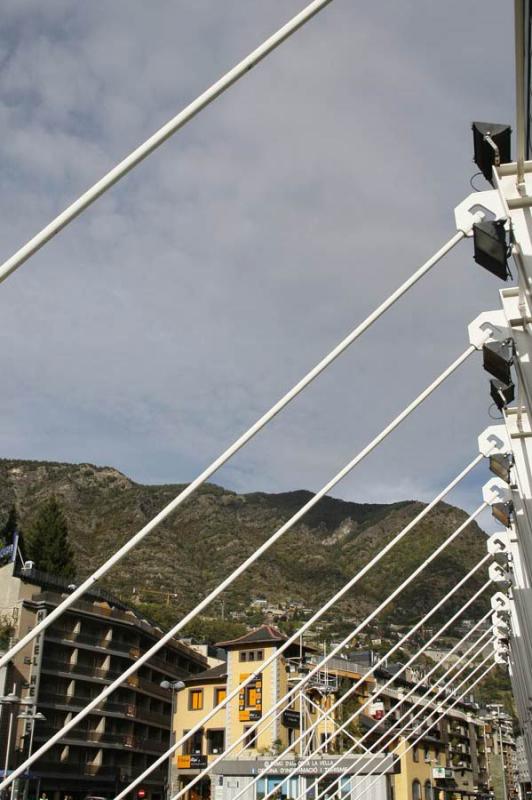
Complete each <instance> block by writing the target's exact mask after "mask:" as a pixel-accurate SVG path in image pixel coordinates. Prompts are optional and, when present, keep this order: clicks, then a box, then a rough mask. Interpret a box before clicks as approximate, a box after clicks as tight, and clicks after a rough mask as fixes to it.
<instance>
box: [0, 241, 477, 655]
mask: <svg viewBox="0 0 532 800" xmlns="http://www.w3.org/2000/svg"><path fill="white" fill-rule="evenodd" d="M466 235H467V231H465V230H464V231H458V233H456V234H455V235H454V236H453V237H451V239H449V241H448V242H447V243H446V244H445V245H443V247H442V248H440V250H438V252H437V253H435V254H434V255H433V256H432V257H431V258H429V260H428V261H426V262H425V263H424V264H423V265H422V266H421V267H420V268H419V269H418V270H417V271H416V272H414V273H413V274H412V275H411V276H410V278H408V279H407V280H406V281H405V282H404V283H403V284H402V285H401V286H400V287H399V288H398V289H396V290H395V291H394V292H393V293H392V294H391V295H390V296H389V297H388V298H387V299H386V300H385V301H384V302H383V303H381V304H380V305H379V306H378V307H377V308H376V309H375V310H374V311H373V312H372V313H371V314H370V315H369V316H368V317H366V319H365V320H364V321H363V322H361V323H360V324H359V325H358V326H357V327H356V328H354V329H353V330H352V331H351V333H349V334H348V335H347V336H346V337H345V338H344V339H343V340H342V341H341V342H339V344H337V345H336V347H334V348H333V349H332V350H331V351H330V352H329V353H328V354H327V355H326V356H325V357H324V358H323V359H322V360H321V361H320V362H319V363H318V364H316V366H315V367H313V368H312V369H311V370H310V371H309V372H307V374H306V375H305V376H304V377H303V378H301V380H300V381H299V382H298V383H296V384H295V386H293V387H292V389H290V390H289V391H288V392H287V393H286V394H285V395H284V396H283V397H282V398H281V399H280V400H278V401H277V402H276V403H275V404H274V405H273V406H271V408H270V409H269V410H268V411H267V412H266V413H265V414H263V415H262V417H260V418H259V419H258V420H257V421H256V422H255V423H254V424H253V425H252V426H251V427H250V428H248V429H247V431H245V433H243V434H242V435H241V436H240V437H239V438H238V439H236V441H235V442H233V444H231V445H230V446H229V447H228V448H227V449H226V450H224V452H223V453H221V455H219V456H218V457H217V458H216V459H215V460H214V461H213V462H211V464H210V465H209V466H208V467H206V469H204V470H203V472H201V473H200V474H199V475H198V476H197V477H196V478H195V479H194V480H193V481H192V482H191V483H189V484H188V486H186V487H185V489H183V490H182V491H181V492H180V493H179V494H178V495H177V496H176V497H175V498H174V499H173V500H171V501H170V502H169V503H168V504H167V505H166V506H165V507H164V508H163V509H162V510H161V511H160V512H159V513H158V514H156V516H155V517H153V519H151V520H150V522H148V523H147V524H146V525H144V527H143V528H141V529H140V531H138V532H137V533H136V534H134V535H133V536H132V537H131V538H130V539H128V541H127V542H125V544H123V545H122V547H120V548H119V549H118V550H117V551H116V552H115V553H114V554H113V555H112V556H110V558H108V559H107V561H105V562H104V563H103V564H102V565H101V566H100V567H98V569H96V570H95V571H94V572H93V573H92V575H90V576H89V577H88V578H86V579H85V580H84V581H83V582H82V583H80V585H79V586H77V587H76V589H74V590H73V591H72V593H71V594H69V596H68V597H66V598H65V599H64V600H63V601H62V602H61V603H60V604H59V605H58V606H57V607H56V608H55V609H54V610H53V611H51V612H50V613H49V614H47V616H46V617H45V618H44V619H43V620H42V621H41V622H39V623H38V624H37V625H36V626H35V627H34V628H32V630H31V631H29V632H28V633H27V634H26V635H25V636H23V637H22V638H21V639H20V640H19V641H18V642H17V643H15V644H14V645H13V646H12V647H11V648H9V650H8V651H7V652H6V653H4V654H3V655H2V656H1V657H0V668H2V667H3V666H5V665H6V664H7V663H8V662H9V661H10V660H11V659H12V658H13V656H14V655H16V654H17V653H18V652H20V651H21V650H22V649H23V648H24V647H26V645H27V644H29V643H30V642H31V641H32V640H33V639H34V638H35V637H36V636H38V635H39V634H40V633H42V632H43V631H44V630H45V629H46V628H47V627H48V626H49V625H50V624H51V623H52V622H54V620H56V619H58V617H60V616H61V614H63V612H64V611H66V610H67V608H69V607H70V606H71V605H73V604H74V603H75V602H76V600H78V599H79V598H80V597H82V595H84V594H85V592H87V591H88V590H89V589H91V588H92V587H93V586H94V584H95V583H96V582H97V581H98V580H100V579H101V578H103V577H104V576H105V575H106V574H107V573H108V572H109V571H110V570H111V569H112V568H113V567H114V566H116V565H117V564H118V563H119V562H120V561H121V560H122V559H123V558H124V557H125V556H126V555H127V554H128V553H129V552H130V551H131V550H133V548H135V547H136V546H137V545H138V544H140V542H142V541H143V540H144V539H145V538H146V536H147V535H148V534H149V533H151V531H153V530H155V528H157V527H158V525H160V524H161V523H162V522H163V521H164V520H165V519H166V518H167V517H168V516H170V514H172V513H173V512H174V511H175V510H176V509H177V508H179V506H181V505H182V504H183V503H184V502H185V501H186V500H188V498H189V497H191V496H192V495H193V494H194V492H195V491H196V490H197V489H199V487H200V486H202V485H203V484H204V483H205V482H206V481H207V480H208V479H209V478H210V477H212V475H213V474H214V473H215V472H217V470H218V469H220V467H222V466H223V465H224V464H225V463H226V462H227V461H229V459H230V458H232V456H234V455H235V453H237V452H238V451H239V450H241V449H242V447H244V446H245V445H246V444H247V443H248V442H249V441H250V440H251V439H252V438H253V437H254V436H255V435H256V434H257V433H258V432H259V431H260V430H262V429H263V428H264V427H265V426H266V425H267V424H268V423H269V422H271V420H272V419H273V418H274V417H275V416H276V415H277V414H278V413H279V412H280V411H282V410H283V409H284V408H285V407H286V406H287V405H288V404H289V403H290V402H291V401H292V400H293V399H294V398H295V397H297V395H298V394H300V393H301V392H302V391H303V390H304V389H306V387H307V386H308V385H309V384H310V383H312V381H313V380H314V379H315V378H317V377H318V376H319V375H320V374H321V373H322V372H323V371H324V370H325V369H327V367H329V366H330V365H331V364H332V363H333V362H334V361H335V360H336V359H337V358H338V356H340V355H341V354H342V353H343V352H344V351H345V350H347V348H348V347H349V346H350V345H351V344H353V342H355V341H356V340H357V339H358V338H359V336H361V335H362V334H363V333H364V332H365V331H366V330H367V329H368V328H369V327H371V325H372V324H373V323H374V322H375V321H376V320H378V319H379V317H381V316H382V315H383V314H384V313H385V312H386V311H387V310H388V309H389V308H390V307H391V306H392V305H393V304H394V303H395V302H396V301H397V300H398V299H399V298H400V297H402V295H404V294H405V293H406V292H407V291H408V290H409V289H410V288H411V287H412V286H413V285H414V284H415V283H417V281H418V280H419V279H420V278H421V277H422V276H423V275H425V274H426V273H427V272H428V271H429V270H430V269H431V268H432V267H433V266H434V265H435V264H437V262H438V261H439V260H440V259H441V258H443V256H445V255H446V254H447V253H448V252H449V251H450V250H451V249H452V248H453V247H454V246H455V245H456V244H457V243H458V242H459V241H460V240H461V239H462V238H464V236H466ZM474 349H475V348H474V347H469V348H468V349H467V350H466V351H465V353H464V354H463V355H462V356H461V357H460V358H459V359H457V360H456V361H455V362H454V364H452V365H451V366H450V367H449V368H448V370H446V371H445V372H444V373H442V375H441V376H440V378H439V379H437V381H435V382H434V384H432V388H431V387H428V389H427V390H426V395H425V396H426V397H428V395H429V394H430V393H431V392H432V391H433V390H434V389H435V388H437V386H439V384H440V383H441V382H443V381H444V380H445V379H446V378H447V377H448V376H449V375H450V374H451V373H452V372H454V370H455V369H457V368H458V367H459V366H460V364H461V363H462V362H463V361H465V359H466V358H467V357H468V356H469V355H471V353H472V352H473V351H474ZM425 396H420V397H421V399H420V402H423V400H424V399H425ZM418 405H419V403H418ZM414 407H415V406H413V407H409V409H410V410H408V411H407V412H406V413H404V416H403V419H404V418H405V417H406V416H408V414H409V413H410V412H411V411H412V410H413V408H414ZM401 421H402V419H399V420H398V423H397V424H399V422H401ZM383 433H384V432H383ZM385 435H387V433H386V434H384V435H382V439H383V438H385ZM382 439H381V440H382ZM381 440H379V441H381ZM379 441H376V442H375V446H376V445H377V444H378V443H379ZM368 452H369V451H368ZM363 457H364V456H363V455H361V458H363ZM359 460H360V459H359ZM356 463H358V461H357V462H356ZM356 463H355V461H353V462H351V464H350V465H347V467H345V468H344V470H342V471H341V472H340V473H338V475H337V476H336V478H334V479H333V480H332V481H330V483H328V484H327V485H326V487H324V490H322V493H318V495H316V496H315V497H316V498H317V499H314V502H312V505H314V504H315V503H316V502H318V500H319V499H321V497H322V496H323V495H324V494H326V493H327V492H328V491H330V489H331V488H333V487H334V486H335V485H336V484H337V483H338V482H339V481H340V480H342V478H343V477H345V475H347V474H348V473H349V472H350V470H351V469H353V467H354V466H356ZM307 506H308V507H307ZM307 506H304V507H303V509H302V510H301V512H300V516H303V515H304V514H305V513H306V511H308V508H310V507H311V505H310V503H309V504H307ZM299 518H300V517H298V519H299ZM294 521H297V520H294ZM292 524H293V523H292ZM286 530H287V529H286ZM284 532H285V529H284V528H281V529H280V530H279V531H278V532H277V533H276V534H274V536H273V537H272V538H271V539H269V540H268V541H267V542H265V543H264V544H263V545H262V546H261V547H260V548H258V550H257V551H256V553H255V554H254V556H253V557H251V558H249V559H247V560H246V561H245V562H244V563H243V564H242V565H241V566H240V567H239V568H238V569H237V570H235V572H233V573H232V574H231V575H230V576H229V577H228V578H227V579H226V580H225V581H223V582H222V583H221V584H220V585H219V586H218V587H217V589H216V591H215V592H211V593H210V594H209V595H208V596H207V597H206V598H205V599H204V600H203V601H202V602H201V603H200V604H199V605H198V606H197V607H196V609H197V610H196V611H195V613H194V615H193V616H195V614H196V613H199V612H200V611H201V610H203V609H204V608H205V607H206V606H207V605H209V603H210V602H211V601H212V600H214V599H215V598H216V597H217V596H218V595H219V594H220V593H221V592H222V591H224V589H226V588H227V587H228V586H229V585H230V584H231V583H232V582H233V581H234V580H235V579H236V578H237V577H238V576H239V575H240V574H241V573H242V572H244V570H245V569H247V567H248V566H250V565H251V564H252V563H253V562H254V561H255V560H256V559H257V558H258V557H259V556H260V555H262V553H263V552H265V550H266V549H267V548H268V547H269V546H270V545H271V544H273V543H274V542H275V541H276V540H277V538H279V537H280V536H282V535H283V533H284ZM193 616H190V615H189V617H188V621H190V620H191V619H193ZM185 624H186V623H185Z"/></svg>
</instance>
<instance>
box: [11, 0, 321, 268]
mask: <svg viewBox="0 0 532 800" xmlns="http://www.w3.org/2000/svg"><path fill="white" fill-rule="evenodd" d="M331 2H332V0H313V2H312V3H309V5H307V6H306V7H305V8H304V9H302V10H301V11H300V12H299V13H298V14H296V15H295V16H294V17H292V19H291V20H289V21H288V22H287V23H286V24H285V25H283V26H282V28H279V30H277V31H276V32H275V33H274V34H272V35H271V36H270V37H268V39H266V40H265V41H264V42H263V43H262V44H261V45H259V46H258V47H257V48H255V50H253V51H252V52H251V53H249V55H247V56H246V57H245V58H243V59H242V61H239V63H238V64H236V65H235V66H234V67H233V68H232V69H230V70H229V71H228V72H226V73H225V74H224V75H223V76H222V77H221V78H219V80H217V81H216V82H215V83H213V84H212V85H211V86H209V88H208V89H206V90H205V91H204V92H203V93H202V94H200V95H199V96H198V97H197V98H196V99H195V100H193V101H192V102H191V103H189V105H187V106H185V108H184V109H182V111H180V112H179V113H178V114H177V115H176V116H175V117H173V118H172V119H171V120H170V121H169V122H167V123H166V124H165V125H163V126H162V127H161V128H159V130H158V131H156V132H155V133H154V134H153V135H152V136H150V138H149V139H146V141H145V142H143V143H142V144H141V145H139V147H137V148H136V149H135V150H133V151H132V152H131V153H130V154H129V155H128V156H126V158H124V159H123V160H122V161H120V162H119V163H118V164H117V165H116V166H115V167H113V169H111V170H110V171H109V172H108V173H107V174H106V175H104V176H103V178H101V179H100V180H99V181H97V182H96V183H95V184H93V186H91V187H90V189H87V191H86V192H84V193H83V194H82V195H81V196H80V197H78V199H77V200H75V201H74V202H73V203H72V204H71V205H70V206H68V208H66V209H65V210H64V211H63V212H62V213H61V214H59V215H58V216H57V217H55V219H53V220H52V221H51V222H50V223H49V224H48V225H47V226H46V227H45V228H43V229H42V230H41V231H39V233H37V234H36V235H35V236H34V237H33V238H32V239H30V240H29V241H28V242H27V243H26V244H25V245H24V246H23V247H21V248H20V249H19V250H17V252H16V253H14V254H13V255H12V256H11V258H9V259H8V260H7V261H5V262H4V263H3V264H2V265H1V266H0V282H2V281H3V280H5V279H6V278H7V277H8V275H10V274H11V273H12V272H14V271H15V270H16V269H17V268H18V267H20V266H21V265H22V264H23V263H24V262H25V261H27V260H28V258H30V256H32V255H33V254H34V253H36V252H37V251H38V250H40V249H41V247H43V245H45V244H46V242H48V241H50V239H52V238H53V237H54V236H56V235H57V234H58V233H59V232H60V231H61V230H62V229H63V228H65V227H66V226H67V225H68V224H69V223H70V222H72V221H73V220H74V219H76V217H78V216H79V215H80V214H81V213H82V212H83V211H85V209H86V208H88V207H89V206H90V205H92V203H94V201H95V200H97V199H98V198H99V197H101V195H103V194H104V193H105V192H106V191H108V189H110V188H111V187H112V186H114V185H115V183H117V182H118V181H119V180H120V179H121V178H123V177H124V176H125V175H127V174H128V172H130V171H131V170H132V169H133V168H134V167H136V166H137V165H138V164H140V163H141V162H142V161H144V159H145V158H147V156H149V155H151V153H153V152H154V151H155V150H156V149H157V148H158V147H160V146H161V145H162V144H163V143H164V142H166V140H167V139H169V138H170V137H171V136H173V135H174V134H175V133H177V131H178V130H180V128H182V127H184V125H186V124H187V122H190V120H192V119H193V118H194V117H195V116H196V115H197V114H199V113H200V111H203V109H204V108H206V107H207V106H208V105H209V104H210V103H212V102H213V100H216V98H217V97H219V96H220V95H221V94H223V93H224V92H225V91H226V90H227V89H229V88H230V87H231V86H232V85H233V84H234V83H236V82H237V81H238V80H239V79H240V78H242V77H244V75H247V74H248V72H249V71H250V70H251V69H252V68H253V67H254V66H256V65H257V64H258V63H259V62H260V61H262V60H263V59H264V58H265V57H266V56H267V55H269V53H271V52H272V51H273V50H275V49H276V48H277V47H279V45H280V44H282V43H283V42H284V41H285V40H286V39H288V38H289V37H290V36H292V35H293V34H294V33H296V31H298V30H299V28H301V27H303V25H305V24H306V23H307V22H309V21H310V20H311V19H312V18H313V17H314V16H316V14H318V13H319V12H320V11H322V10H323V9H324V8H325V7H326V6H328V5H329V4H330V3H331Z"/></svg>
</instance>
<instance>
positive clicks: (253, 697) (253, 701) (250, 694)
mask: <svg viewBox="0 0 532 800" xmlns="http://www.w3.org/2000/svg"><path fill="white" fill-rule="evenodd" d="M256 705H257V689H256V687H255V684H254V683H252V684H250V685H249V686H246V708H255V706H256Z"/></svg>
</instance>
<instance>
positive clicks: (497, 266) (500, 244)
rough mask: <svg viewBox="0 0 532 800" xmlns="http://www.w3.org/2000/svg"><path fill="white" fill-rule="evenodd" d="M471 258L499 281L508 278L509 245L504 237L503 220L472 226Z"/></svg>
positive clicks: (478, 223)
mask: <svg viewBox="0 0 532 800" xmlns="http://www.w3.org/2000/svg"><path fill="white" fill-rule="evenodd" d="M473 248H474V250H473V258H474V259H475V261H476V262H477V264H479V265H480V266H481V267H484V269H487V270H488V272H491V273H492V274H493V275H495V276H496V277H497V278H500V279H501V281H507V280H508V278H509V277H510V270H509V269H508V255H509V251H510V245H509V244H508V241H507V237H506V230H505V227H504V220H502V219H495V220H484V221H482V222H476V223H475V224H474V225H473Z"/></svg>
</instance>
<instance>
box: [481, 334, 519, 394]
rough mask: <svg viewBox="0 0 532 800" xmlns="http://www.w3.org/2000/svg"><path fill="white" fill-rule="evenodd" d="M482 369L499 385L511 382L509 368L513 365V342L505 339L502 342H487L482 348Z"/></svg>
mask: <svg viewBox="0 0 532 800" xmlns="http://www.w3.org/2000/svg"><path fill="white" fill-rule="evenodd" d="M482 355H483V357H484V369H485V370H486V372H489V373H490V375H493V377H494V378H497V380H499V381H501V383H511V382H512V371H511V369H510V367H511V366H512V364H513V363H514V341H513V339H505V340H504V341H503V342H488V343H487V344H485V345H484V346H483V348H482Z"/></svg>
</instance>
